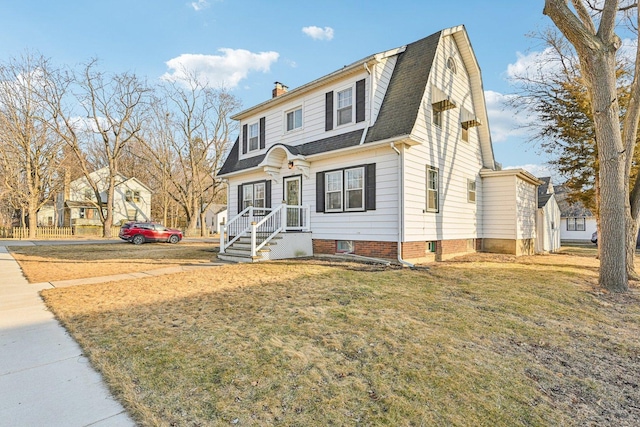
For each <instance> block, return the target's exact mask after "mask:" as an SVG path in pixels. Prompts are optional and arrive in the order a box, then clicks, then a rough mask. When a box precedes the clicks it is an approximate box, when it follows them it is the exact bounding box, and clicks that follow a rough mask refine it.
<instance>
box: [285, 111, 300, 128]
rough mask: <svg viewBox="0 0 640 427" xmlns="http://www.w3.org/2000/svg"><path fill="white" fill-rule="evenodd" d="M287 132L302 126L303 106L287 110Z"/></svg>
mask: <svg viewBox="0 0 640 427" xmlns="http://www.w3.org/2000/svg"><path fill="white" fill-rule="evenodd" d="M286 117H287V132H290V131H292V130H296V129H300V128H301V127H302V107H299V108H296V109H294V110H292V111H289V112H287V116H286Z"/></svg>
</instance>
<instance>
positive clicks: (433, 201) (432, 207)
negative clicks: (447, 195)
mask: <svg viewBox="0 0 640 427" xmlns="http://www.w3.org/2000/svg"><path fill="white" fill-rule="evenodd" d="M439 187H440V186H439V178H438V168H435V167H433V166H427V206H426V208H427V209H426V210H427V212H438V210H439V205H438V203H439V194H438V193H439Z"/></svg>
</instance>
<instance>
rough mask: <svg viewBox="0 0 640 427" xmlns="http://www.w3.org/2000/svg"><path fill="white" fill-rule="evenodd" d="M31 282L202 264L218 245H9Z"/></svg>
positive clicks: (200, 243)
mask: <svg viewBox="0 0 640 427" xmlns="http://www.w3.org/2000/svg"><path fill="white" fill-rule="evenodd" d="M9 250H10V251H11V254H12V255H13V257H14V258H15V259H16V261H18V263H19V264H20V267H21V268H22V271H23V272H24V275H25V276H26V278H27V279H28V280H29V282H31V283H38V282H52V281H57V280H70V279H82V278H86V277H98V276H110V275H112V274H122V273H134V272H139V271H147V270H154V269H157V268H164V267H177V266H180V265H188V264H200V263H207V262H210V261H211V260H212V259H214V258H215V257H216V252H217V250H218V245H217V244H212V243H204V242H195V243H192V242H184V241H183V242H180V243H178V244H176V245H171V244H168V243H147V244H144V245H133V244H130V243H125V242H122V243H119V244H117V243H116V244H114V243H111V244H95V245H73V244H69V245H42V246H13V247H9Z"/></svg>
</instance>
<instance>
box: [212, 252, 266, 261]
mask: <svg viewBox="0 0 640 427" xmlns="http://www.w3.org/2000/svg"><path fill="white" fill-rule="evenodd" d="M218 259H221V260H222V261H228V262H237V263H243V262H258V261H259V260H260V257H258V256H256V257H253V258H252V257H251V256H250V255H249V256H246V255H232V254H229V253H226V252H225V253H224V254H218Z"/></svg>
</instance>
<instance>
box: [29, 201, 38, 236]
mask: <svg viewBox="0 0 640 427" xmlns="http://www.w3.org/2000/svg"><path fill="white" fill-rule="evenodd" d="M28 210H29V239H35V238H36V232H37V231H38V211H37V210H36V207H35V206H34V205H33V204H32V203H30V204H29V208H28Z"/></svg>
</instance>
